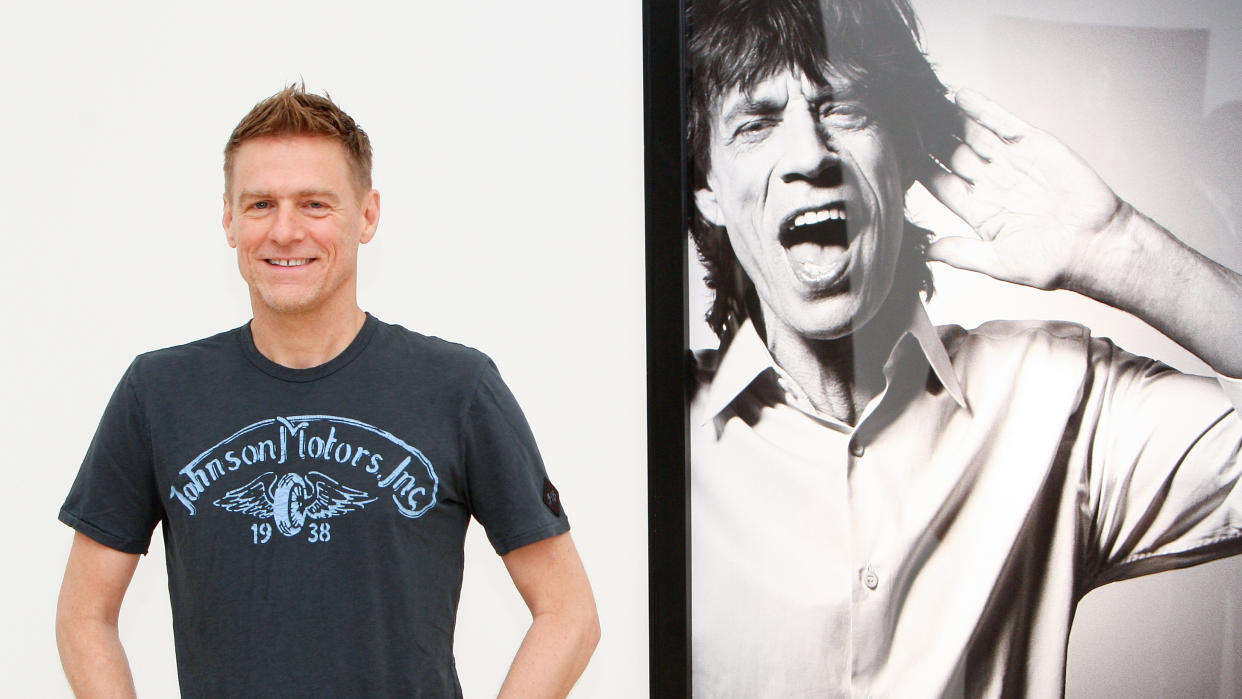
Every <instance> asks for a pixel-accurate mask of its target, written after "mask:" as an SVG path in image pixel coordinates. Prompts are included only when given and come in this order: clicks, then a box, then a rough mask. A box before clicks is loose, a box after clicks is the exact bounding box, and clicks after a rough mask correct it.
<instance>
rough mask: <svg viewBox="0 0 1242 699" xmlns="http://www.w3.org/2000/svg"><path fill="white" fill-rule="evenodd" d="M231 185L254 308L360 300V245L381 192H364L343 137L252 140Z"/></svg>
mask: <svg viewBox="0 0 1242 699" xmlns="http://www.w3.org/2000/svg"><path fill="white" fill-rule="evenodd" d="M229 185H230V186H229V190H230V191H228V192H226V193H225V201H224V229H225V231H226V233H227V235H228V241H229V245H230V246H232V247H234V248H236V249H237V266H238V269H239V270H240V271H241V275H242V278H243V279H245V280H246V283H247V284H248V285H249V286H250V298H251V303H252V305H253V307H254V311H255V314H256V315H258V314H260V313H264V312H270V313H274V314H291V315H297V314H302V313H308V312H314V311H318V310H323V309H340V308H347V309H352V308H353V307H354V305H355V303H356V301H355V293H356V286H357V267H358V245H359V244H360V243H365V242H367V241H369V240H370V239H371V237H372V236H373V235H374V234H375V227H376V225H377V224H378V222H379V194H378V193H377V192H376V191H375V190H370V191H369V192H360V191H359V185H358V184H357V182H356V180H355V178H354V177H353V176H352V172H351V170H350V167H349V162H348V159H347V157H346V155H345V149H344V147H343V146H342V145H341V144H340V143H338V142H336V141H334V140H332V139H330V138H327V137H324V136H262V137H258V138H253V139H250V140H247V141H245V142H243V143H242V144H241V145H240V146H239V147H238V148H237V152H236V155H235V157H234V160H233V172H232V173H231V177H230V178H229Z"/></svg>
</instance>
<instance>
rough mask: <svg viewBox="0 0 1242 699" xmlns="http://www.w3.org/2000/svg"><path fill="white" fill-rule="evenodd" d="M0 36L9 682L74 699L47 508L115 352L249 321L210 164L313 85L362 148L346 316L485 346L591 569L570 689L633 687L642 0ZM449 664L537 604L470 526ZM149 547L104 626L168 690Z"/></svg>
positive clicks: (641, 450) (147, 685)
mask: <svg viewBox="0 0 1242 699" xmlns="http://www.w3.org/2000/svg"><path fill="white" fill-rule="evenodd" d="M5 15H6V18H5V20H4V22H3V23H2V25H0V65H3V66H4V67H3V68H2V69H0V71H3V76H4V81H3V90H4V92H3V97H2V98H0V105H2V109H0V131H2V132H3V134H4V137H3V139H2V140H0V153H2V155H0V162H2V163H3V165H4V167H3V169H2V170H0V204H2V210H3V214H2V215H0V216H2V218H0V220H2V221H3V235H4V241H5V245H6V247H7V249H8V250H9V252H8V254H7V255H6V256H5V263H4V274H3V275H2V276H0V303H2V304H3V315H2V316H0V317H2V318H3V330H2V332H3V342H2V343H0V353H2V355H0V356H2V358H3V367H4V370H3V371H4V373H3V383H2V384H0V395H3V398H4V399H3V401H2V402H0V440H2V443H3V445H4V448H3V451H2V453H3V457H2V458H3V461H2V462H0V463H3V470H2V471H0V474H3V478H4V479H5V483H6V486H7V487H6V488H5V490H6V492H7V493H8V495H7V496H6V497H5V503H4V505H3V507H0V532H2V533H3V536H4V539H5V544H6V545H5V550H6V553H7V563H6V564H5V566H4V567H5V573H4V576H3V580H4V583H3V585H4V588H3V593H4V594H3V602H0V627H2V628H3V629H5V633H4V634H3V635H2V636H0V668H2V669H0V678H2V679H0V694H5V695H7V696H40V697H57V696H68V694H69V691H68V686H67V684H66V683H65V681H64V679H63V676H62V673H61V670H60V666H59V661H58V659H57V655H56V649H55V644H54V640H53V613H54V607H55V599H56V592H57V588H58V586H59V583H60V577H61V574H62V571H63V566H64V561H65V556H66V554H67V552H68V546H69V542H70V540H71V538H72V537H71V534H72V533H71V530H70V529H69V528H67V527H65V526H64V525H62V524H60V523H59V522H57V521H56V512H57V510H58V508H59V506H60V503H61V500H62V499H63V497H64V495H65V493H66V492H67V490H68V488H69V485H70V483H71V482H72V479H73V477H74V474H75V473H76V471H77V466H78V464H79V462H80V460H81V458H82V454H83V452H84V450H85V448H86V445H87V443H88V441H89V439H90V437H91V434H92V432H93V430H94V427H95V423H96V421H97V420H98V418H99V414H100V412H101V410H102V408H103V406H104V403H105V402H106V400H107V398H108V396H109V394H110V392H111V390H112V388H113V386H114V385H115V382H116V381H117V379H118V378H119V377H120V374H121V372H122V371H123V370H124V368H125V366H126V365H127V364H128V362H129V360H130V359H131V358H132V357H133V355H135V354H137V353H139V352H142V351H146V350H149V349H153V348H157V347H164V346H168V345H172V344H179V343H182V342H186V341H190V340H193V339H197V338H199V337H203V336H206V335H209V334H212V333H214V332H217V331H219V330H223V329H226V328H230V327H235V326H237V325H240V324H242V323H244V322H245V321H246V320H247V319H248V318H249V305H248V300H247V296H246V293H245V288H244V285H243V284H242V282H241V280H240V278H239V277H238V276H237V273H236V269H235V263H234V258H233V256H232V251H231V250H230V249H229V248H228V247H227V246H226V244H225V239H224V234H223V232H222V230H221V228H220V223H219V220H220V209H221V199H220V196H221V190H222V186H223V185H222V178H221V171H220V168H221V156H220V152H221V149H222V148H223V145H224V140H225V138H226V137H227V136H228V134H229V132H230V130H231V129H232V127H233V125H234V124H235V123H236V122H237V120H238V119H240V118H241V116H242V115H243V114H244V113H245V112H246V111H247V110H248V109H249V108H250V106H251V105H252V104H253V103H254V102H256V101H258V100H259V99H261V98H263V97H266V96H267V95H270V94H271V93H273V92H276V91H277V90H279V89H281V88H282V87H283V86H284V85H286V84H288V83H290V82H293V81H296V80H299V79H302V78H304V79H305V80H306V83H307V85H308V87H309V88H311V89H312V90H315V91H322V90H325V89H326V90H327V91H328V92H330V93H331V95H332V97H333V98H334V99H336V100H337V101H338V102H339V103H340V104H341V105H342V106H343V107H344V108H345V109H346V110H347V111H348V112H350V113H351V114H352V115H353V116H354V117H355V118H356V119H357V120H358V121H359V123H360V124H361V125H362V126H363V128H365V129H366V130H367V132H368V133H369V134H370V136H371V138H372V140H373V143H374V147H375V153H376V155H375V183H376V186H377V188H378V189H379V190H380V192H381V194H382V216H381V221H380V227H379V232H378V234H377V236H376V238H375V240H374V241H373V242H372V243H371V244H370V245H368V246H366V247H364V248H363V250H362V253H361V258H362V259H361V270H360V278H361V282H360V290H359V295H360V301H361V304H362V306H363V308H365V309H367V310H369V311H371V312H373V313H375V314H376V315H378V316H379V317H380V318H382V319H384V320H386V321H388V322H393V323H400V324H402V325H405V326H407V327H410V328H412V329H416V330H419V331H421V332H425V333H428V334H434V335H440V336H442V337H446V338H449V339H453V340H456V341H459V342H463V343H466V344H469V345H472V346H475V347H477V348H479V349H481V350H483V351H485V352H487V353H488V354H490V355H491V356H492V357H493V358H494V359H495V361H496V363H497V365H498V366H499V367H500V370H501V372H502V374H503V375H504V377H505V379H506V380H507V381H508V383H509V384H510V386H511V388H512V389H513V391H514V393H515V394H516V395H517V396H518V398H519V400H520V402H521V403H522V405H523V407H524V409H525V411H526V413H527V416H528V418H529V420H530V422H531V424H532V426H533V428H534V431H535V434H536V436H537V437H538V439H539V442H540V446H541V448H542V450H543V452H544V457H545V460H546V461H547V463H548V468H549V470H550V472H551V474H552V477H553V479H554V480H555V482H556V484H557V486H558V488H559V489H560V492H561V495H562V497H563V499H564V501H565V504H566V509H567V511H568V513H569V515H570V519H571V522H572V523H573V527H574V529H573V534H574V537H575V540H576V542H577V544H578V547H579V550H580V551H581V554H582V557H583V559H584V561H585V564H586V567H587V571H588V573H589V575H590V577H591V581H592V583H593V586H594V589H595V593H596V597H597V600H598V604H599V610H600V616H601V622H602V625H603V640H602V641H601V643H600V646H599V649H598V651H597V652H596V655H595V659H594V661H593V662H592V665H591V667H590V668H589V669H588V670H587V673H586V675H585V676H584V678H583V679H582V681H581V682H580V684H579V687H578V689H577V690H576V692H575V696H578V697H614V696H643V695H645V694H646V691H647V690H646V687H647V637H646V634H647V624H646V620H647V607H646V600H647V593H646V584H647V581H646V570H647V566H646V507H645V502H646V479H645V472H646V468H645V415H646V413H645V407H644V406H645V396H644V390H643V386H644V383H643V376H644V375H645V373H644V372H645V359H644V357H645V355H644V310H643V276H642V275H643V258H642V256H643V217H642V182H643V179H642V178H643V172H642V121H641V114H642V102H641V99H642V98H641V94H642V93H641V88H642V56H641V11H640V7H639V4H638V3H636V2H626V3H602V4H601V3H583V2H578V1H576V0H552V1H549V2H540V3H515V2H500V1H496V0H484V1H483V2H472V3H451V2H422V3H418V2H415V3H395V2H386V3H376V4H371V3H367V2H363V3H353V4H348V5H347V4H342V3H327V2H321V1H318V0H312V1H309V2H308V1H306V0H302V1H299V2H281V3H256V2H237V1H235V0H222V1H219V2H213V3H195V4H191V5H188V6H185V7H183V6H181V5H180V4H177V3H163V2H155V1H154V0H142V1H140V2H129V3H89V2H85V1H70V2H63V1H62V2H58V1H56V0H52V1H51V2H48V3H42V4H37V3H22V4H21V5H20V6H15V7H6V12H5ZM468 549H469V550H468V556H467V573H466V582H465V585H464V589H463V593H462V603H461V612H460V616H459V620H460V622H459V625H458V640H457V656H458V668H459V672H460V675H461V680H462V685H463V689H464V690H465V694H466V696H467V697H483V696H488V695H494V693H495V691H496V689H497V688H498V687H499V685H500V681H501V679H502V678H503V675H504V672H505V670H506V669H507V666H508V662H509V660H510V659H511V658H512V654H513V651H514V650H515V649H516V647H517V644H518V642H519V640H520V637H521V634H522V632H523V631H524V629H525V627H526V624H527V623H528V616H527V613H526V610H525V607H524V605H523V604H522V602H521V599H520V598H519V597H518V595H517V593H516V592H515V591H514V589H513V586H512V584H511V583H510V582H509V580H508V578H507V576H506V575H505V572H504V567H503V565H502V564H501V563H500V561H499V559H498V558H497V557H496V556H495V554H494V553H493V552H492V550H491V548H490V546H489V545H488V544H487V542H486V540H485V538H484V537H483V536H482V535H481V534H480V532H479V531H478V530H477V528H475V527H472V530H471V534H470V537H469V539H468ZM165 584H166V578H165V574H164V563H163V555H162V542H160V541H159V540H158V539H157V541H155V542H154V543H153V545H152V548H151V554H150V555H149V556H147V557H146V558H144V559H143V561H142V562H141V564H140V565H139V569H138V573H137V575H136V578H135V580H134V583H133V585H132V587H131V590H130V594H129V597H128V599H127V600H126V603H125V606H124V609H123V611H122V616H121V625H122V637H123V640H124V641H125V643H126V647H127V649H128V651H129V657H130V661H131V664H132V665H133V668H134V672H135V675H136V681H137V684H138V689H139V693H140V695H146V696H153V697H165V696H175V694H176V676H175V666H174V659H173V648H172V633H171V626H170V624H171V622H170V613H169V609H168V601H167V593H166V590H165Z"/></svg>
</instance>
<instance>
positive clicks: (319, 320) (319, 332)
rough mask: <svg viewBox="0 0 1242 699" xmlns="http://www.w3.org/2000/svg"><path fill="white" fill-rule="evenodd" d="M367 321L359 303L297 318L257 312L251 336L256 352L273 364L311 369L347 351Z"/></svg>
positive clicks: (297, 316)
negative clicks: (350, 306)
mask: <svg viewBox="0 0 1242 699" xmlns="http://www.w3.org/2000/svg"><path fill="white" fill-rule="evenodd" d="M366 318H367V316H366V313H363V311H362V309H360V308H358V306H357V304H356V303H355V304H353V306H352V308H345V309H339V310H332V311H328V310H327V309H324V310H319V311H310V312H306V313H298V314H286V313H273V312H271V311H270V310H269V311H268V312H261V311H260V309H259V308H256V309H255V314H254V320H252V321H250V334H251V336H252V337H253V338H254V346H255V348H256V349H258V350H259V352H260V353H261V354H262V355H263V356H265V357H267V358H268V359H270V360H272V361H273V362H275V363H277V364H279V365H281V366H285V367H288V368H290V369H309V368H310V367H315V366H319V365H320V364H326V363H327V362H329V361H331V360H332V358H334V357H336V356H337V355H338V354H340V353H341V352H343V351H345V348H346V347H349V343H351V342H353V341H354V338H355V337H357V336H358V331H359V330H361V329H362V326H363V324H364V323H365V322H366Z"/></svg>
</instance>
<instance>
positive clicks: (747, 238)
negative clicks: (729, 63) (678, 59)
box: [695, 71, 904, 346]
mask: <svg viewBox="0 0 1242 699" xmlns="http://www.w3.org/2000/svg"><path fill="white" fill-rule="evenodd" d="M829 74H830V75H831V71H829ZM832 83H833V84H832V85H816V84H814V83H813V82H812V81H810V80H808V79H807V78H806V77H805V76H803V75H801V74H800V73H795V72H792V71H785V72H782V73H778V74H776V75H774V76H772V77H770V78H767V79H765V80H763V81H761V82H759V83H758V84H757V85H755V87H754V88H753V89H752V90H750V91H748V92H743V91H741V90H737V89H735V90H733V91H731V92H728V93H726V94H725V95H724V97H723V98H722V99H721V100H720V102H719V104H718V105H717V106H716V109H715V110H714V112H713V117H712V120H711V136H710V141H709V151H708V155H709V162H710V170H709V172H708V174H707V177H706V183H707V186H706V187H704V188H703V189H700V190H698V191H696V192H695V201H696V204H697V205H698V208H699V212H700V213H701V214H702V215H703V216H704V217H705V218H706V219H707V220H708V221H710V222H712V223H713V224H716V225H719V226H724V227H725V229H726V230H727V232H728V236H729V242H730V243H731V244H732V247H733V250H734V252H735V253H736V255H737V258H738V261H739V262H740V263H741V265H742V269H743V270H744V271H745V272H746V275H747V277H749V278H750V280H751V282H752V283H753V284H754V285H755V290H756V292H757V293H758V295H759V301H760V306H761V311H762V313H763V320H764V323H765V325H766V327H767V334H768V344H769V346H772V345H773V344H774V343H778V342H780V341H781V338H782V337H790V338H791V339H792V336H791V334H792V335H796V336H798V337H799V338H803V339H818V340H827V339H835V338H839V337H844V336H846V335H848V334H850V333H851V332H853V330H855V329H857V328H859V327H861V326H862V325H863V324H865V323H866V322H867V321H868V320H870V319H871V317H872V316H873V315H874V314H875V312H876V310H877V309H878V308H879V307H880V305H881V304H882V303H883V302H884V300H885V298H886V297H887V296H888V292H889V289H890V288H891V286H892V281H893V274H894V269H895V268H896V264H897V257H898V252H899V250H900V247H901V236H902V228H903V209H904V187H903V186H902V177H901V172H900V167H899V165H898V160H897V157H896V155H895V154H894V152H893V149H892V147H891V145H890V144H889V142H888V138H887V136H886V134H885V133H884V131H883V129H882V126H881V125H880V124H879V123H877V121H876V120H875V118H874V117H873V116H872V115H871V114H870V113H869V112H868V111H867V109H866V107H865V105H864V104H862V102H861V100H860V97H859V96H858V95H856V94H852V92H851V86H850V85H849V84H848V83H847V82H845V81H843V80H835V79H834V80H833V81H832Z"/></svg>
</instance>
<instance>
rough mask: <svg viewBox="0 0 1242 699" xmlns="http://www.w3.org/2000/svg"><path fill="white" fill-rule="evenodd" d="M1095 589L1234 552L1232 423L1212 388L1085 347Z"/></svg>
mask: <svg viewBox="0 0 1242 699" xmlns="http://www.w3.org/2000/svg"><path fill="white" fill-rule="evenodd" d="M1093 364H1094V365H1095V367H1094V368H1095V372H1094V379H1093V382H1092V386H1091V388H1090V389H1089V390H1090V393H1091V395H1090V396H1089V397H1088V399H1087V401H1086V404H1085V405H1086V406H1087V408H1086V409H1087V411H1088V412H1096V411H1098V413H1097V416H1096V419H1095V421H1094V424H1092V423H1091V422H1087V423H1086V425H1085V427H1084V428H1085V429H1086V430H1087V431H1088V432H1089V433H1090V445H1091V459H1090V464H1091V465H1090V470H1089V479H1088V504H1089V507H1088V508H1086V509H1087V514H1088V515H1089V516H1090V517H1091V521H1090V523H1089V541H1090V542H1091V545H1090V547H1089V549H1090V554H1091V556H1092V558H1093V559H1094V560H1092V561H1091V562H1090V563H1089V565H1088V572H1089V573H1091V575H1090V577H1091V578H1092V579H1093V583H1094V584H1095V585H1098V584H1102V583H1105V582H1111V581H1114V580H1119V579H1123V578H1129V577H1134V576H1137V575H1144V574H1147V573H1153V572H1157V571H1160V570H1168V569H1172V568H1179V567H1183V566H1188V565H1193V564H1196V563H1201V562H1204V561H1207V560H1211V559H1214V558H1218V557H1221V556H1225V555H1230V554H1234V553H1239V552H1242V457H1240V451H1242V419H1240V418H1239V415H1238V412H1237V410H1236V408H1235V407H1234V404H1233V402H1232V401H1231V400H1230V397H1229V396H1227V395H1226V394H1225V392H1224V391H1222V390H1221V386H1220V385H1219V384H1218V383H1217V381H1216V380H1214V379H1212V378H1208V377H1201V376H1192V375H1187V374H1182V373H1180V372H1177V371H1175V370H1174V369H1172V368H1170V367H1168V366H1166V365H1164V364H1162V363H1160V362H1157V361H1154V360H1150V359H1146V358H1144V357H1136V356H1134V355H1130V354H1128V353H1125V352H1122V351H1120V350H1117V349H1116V348H1115V347H1112V346H1111V344H1109V343H1107V342H1105V341H1100V340H1095V341H1094V342H1093Z"/></svg>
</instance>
